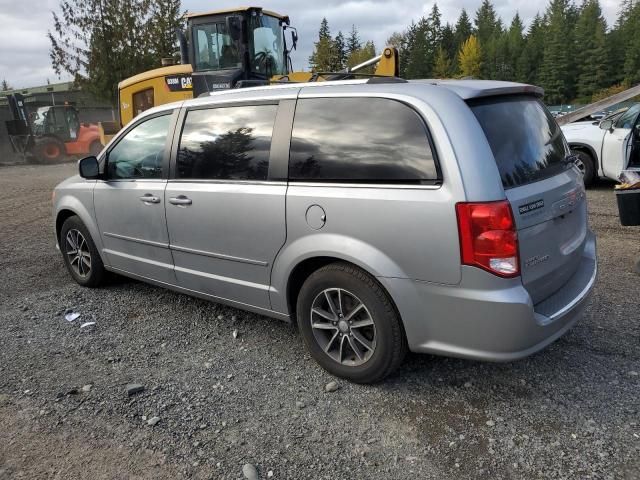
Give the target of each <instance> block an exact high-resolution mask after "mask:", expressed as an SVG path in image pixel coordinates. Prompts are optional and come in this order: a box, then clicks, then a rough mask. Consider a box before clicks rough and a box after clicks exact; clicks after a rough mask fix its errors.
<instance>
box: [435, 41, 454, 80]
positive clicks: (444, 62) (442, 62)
mask: <svg viewBox="0 0 640 480" xmlns="http://www.w3.org/2000/svg"><path fill="white" fill-rule="evenodd" d="M450 75H451V59H450V58H449V54H448V53H447V51H446V50H445V49H444V48H443V47H440V48H438V52H437V54H436V63H435V65H434V67H433V76H434V77H435V78H448V77H449V76H450Z"/></svg>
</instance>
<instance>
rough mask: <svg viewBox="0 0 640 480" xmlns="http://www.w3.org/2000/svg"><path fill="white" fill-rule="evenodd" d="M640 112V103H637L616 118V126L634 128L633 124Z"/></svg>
mask: <svg viewBox="0 0 640 480" xmlns="http://www.w3.org/2000/svg"><path fill="white" fill-rule="evenodd" d="M639 113H640V103H637V104H635V105H633V106H632V107H630V108H629V109H628V110H627V111H626V112H624V113H623V114H622V115H620V117H619V118H618V120H616V123H615V127H616V128H633V124H634V123H635V121H636V118H638V114H639Z"/></svg>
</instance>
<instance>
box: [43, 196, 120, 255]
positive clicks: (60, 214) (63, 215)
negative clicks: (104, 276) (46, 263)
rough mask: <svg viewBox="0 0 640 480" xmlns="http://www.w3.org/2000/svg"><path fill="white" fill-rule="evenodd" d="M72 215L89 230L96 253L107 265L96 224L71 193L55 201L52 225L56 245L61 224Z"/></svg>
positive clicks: (58, 240)
mask: <svg viewBox="0 0 640 480" xmlns="http://www.w3.org/2000/svg"><path fill="white" fill-rule="evenodd" d="M72 216H77V217H78V218H79V219H80V221H81V222H82V223H83V224H84V226H85V227H86V228H87V230H89V234H90V235H91V239H92V240H93V243H94V244H95V246H96V250H97V251H98V255H100V259H101V260H102V263H103V264H104V265H108V263H107V262H106V257H105V255H104V254H103V252H102V249H103V245H102V237H101V236H100V232H99V231H98V226H97V225H96V223H95V221H94V220H93V216H92V215H91V213H90V212H89V211H88V210H87V209H86V207H85V206H84V205H83V204H82V203H81V202H80V200H78V199H77V198H75V197H73V196H71V195H65V196H63V197H61V198H60V199H59V200H58V201H57V206H56V213H55V224H54V225H55V236H56V242H58V245H60V232H61V231H62V225H64V222H65V221H66V220H67V219H68V218H70V217H72Z"/></svg>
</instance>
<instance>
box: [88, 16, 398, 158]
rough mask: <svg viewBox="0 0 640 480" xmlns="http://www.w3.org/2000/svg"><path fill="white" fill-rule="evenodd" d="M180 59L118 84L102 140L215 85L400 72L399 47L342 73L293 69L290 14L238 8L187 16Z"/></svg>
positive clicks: (294, 42)
mask: <svg viewBox="0 0 640 480" xmlns="http://www.w3.org/2000/svg"><path fill="white" fill-rule="evenodd" d="M177 35H178V44H179V45H180V64H178V65H171V66H165V67H161V68H157V69H155V70H149V71H147V72H143V73H140V74H138V75H135V76H133V77H130V78H127V79H125V80H123V81H121V82H120V83H119V84H118V110H119V118H120V120H119V121H118V122H103V123H102V124H101V125H100V137H101V141H102V143H103V145H106V143H107V142H108V141H109V140H110V139H111V138H112V137H113V135H114V134H115V133H116V132H117V131H118V130H119V129H120V128H122V127H123V126H124V125H126V124H127V123H129V122H130V121H131V120H132V119H133V118H134V117H135V116H136V115H138V114H139V113H140V112H143V111H144V110H147V109H148V108H151V107H153V106H156V105H161V104H163V103H169V102H174V101H179V100H184V99H188V98H193V97H197V96H200V95H206V94H208V93H209V92H213V91H215V90H223V89H229V88H241V87H248V86H257V85H268V84H270V83H274V82H275V83H281V82H310V81H325V80H337V79H346V78H353V77H354V74H355V73H356V72H358V71H359V70H361V69H364V68H366V67H370V66H374V65H375V66H376V68H375V72H374V74H373V75H375V76H398V51H397V50H396V49H395V48H394V47H385V48H384V49H383V52H382V54H380V55H378V56H376V57H374V58H372V59H369V60H367V61H366V62H363V63H361V64H359V65H356V66H354V67H351V68H347V69H345V70H343V71H341V72H294V71H293V64H292V61H291V56H290V54H291V52H292V51H293V50H295V49H296V45H297V43H298V34H297V31H296V29H295V28H294V27H292V26H291V25H290V20H289V17H288V16H286V15H280V14H278V13H275V12H272V11H269V10H263V9H262V8H261V7H240V8H234V9H227V10H217V11H213V12H207V13H194V14H189V15H187V28H186V32H182V31H178V32H177Z"/></svg>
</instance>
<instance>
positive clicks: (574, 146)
mask: <svg viewBox="0 0 640 480" xmlns="http://www.w3.org/2000/svg"><path fill="white" fill-rule="evenodd" d="M568 143H569V148H570V149H571V150H576V151H578V152H583V153H586V154H587V155H589V156H590V157H591V158H592V159H593V164H594V165H593V167H594V169H595V172H596V175H599V173H598V172H599V171H600V159H599V157H598V155H597V153H596V151H595V149H594V148H593V147H592V146H591V145H588V144H586V143H581V142H568Z"/></svg>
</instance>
